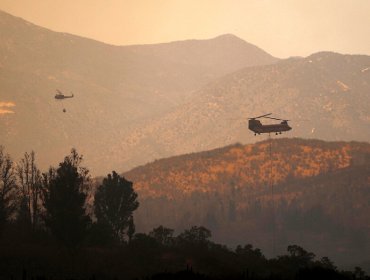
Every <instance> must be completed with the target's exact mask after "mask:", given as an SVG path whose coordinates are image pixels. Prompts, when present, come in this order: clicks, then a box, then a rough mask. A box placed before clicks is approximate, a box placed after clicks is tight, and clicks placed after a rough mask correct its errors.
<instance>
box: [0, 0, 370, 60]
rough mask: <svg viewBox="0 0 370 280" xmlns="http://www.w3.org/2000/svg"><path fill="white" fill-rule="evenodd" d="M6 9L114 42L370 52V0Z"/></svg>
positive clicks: (175, 1) (185, 0)
mask: <svg viewBox="0 0 370 280" xmlns="http://www.w3.org/2000/svg"><path fill="white" fill-rule="evenodd" d="M0 9H1V10H3V11H6V12H8V13H10V14H12V15H15V16H19V17H22V18H24V19H26V20H28V21H30V22H33V23H35V24H37V25H41V26H43V27H46V28H49V29H52V30H55V31H62V32H68V33H72V34H76V35H80V36H84V37H89V38H93V39H96V40H99V41H103V42H106V43H110V44H115V45H131V44H150V43H162V42H169V41H177V40H184V39H208V38H212V37H215V36H218V35H221V34H225V33H232V34H235V35H236V36H238V37H240V38H242V39H244V40H246V41H248V42H249V43H252V44H255V45H257V46H259V47H261V48H262V49H264V50H266V51H267V52H269V53H270V54H272V55H274V56H277V57H281V58H283V57H288V56H297V55H299V56H307V55H309V54H311V53H314V52H318V51H324V50H328V51H336V52H340V53H350V54H367V55H370V0H172V1H171V0H0Z"/></svg>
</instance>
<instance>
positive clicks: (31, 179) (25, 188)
mask: <svg viewBox="0 0 370 280" xmlns="http://www.w3.org/2000/svg"><path fill="white" fill-rule="evenodd" d="M16 173H17V177H18V180H19V184H20V193H21V195H20V197H21V206H20V211H19V220H22V221H23V222H24V223H27V224H30V225H32V229H33V230H34V229H35V226H36V225H37V223H38V218H39V210H40V196H41V181H42V180H41V179H42V177H41V172H40V170H39V169H38V168H37V166H36V163H35V153H34V151H32V152H31V153H30V154H29V153H25V154H24V157H23V158H22V159H21V160H20V162H19V163H18V165H17V168H16Z"/></svg>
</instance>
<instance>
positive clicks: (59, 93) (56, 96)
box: [55, 89, 73, 99]
mask: <svg viewBox="0 0 370 280" xmlns="http://www.w3.org/2000/svg"><path fill="white" fill-rule="evenodd" d="M56 91H57V94H56V95H55V99H65V98H72V97H73V93H72V95H64V94H63V93H62V92H61V91H60V90H59V89H57V90H56Z"/></svg>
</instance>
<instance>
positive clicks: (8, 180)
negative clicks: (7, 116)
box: [0, 146, 16, 231]
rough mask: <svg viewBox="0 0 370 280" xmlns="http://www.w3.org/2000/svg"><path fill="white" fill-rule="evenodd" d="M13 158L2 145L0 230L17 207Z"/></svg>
mask: <svg viewBox="0 0 370 280" xmlns="http://www.w3.org/2000/svg"><path fill="white" fill-rule="evenodd" d="M15 180H16V177H15V171H14V166H13V160H12V159H11V158H10V156H9V154H5V152H4V148H3V147H2V146H0V231H1V229H2V227H3V226H4V224H5V223H6V221H7V220H9V218H10V217H11V215H12V214H13V213H14V211H15V209H16V192H15V191H16V184H15Z"/></svg>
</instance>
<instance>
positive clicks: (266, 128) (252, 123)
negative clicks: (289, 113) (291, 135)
mask: <svg viewBox="0 0 370 280" xmlns="http://www.w3.org/2000/svg"><path fill="white" fill-rule="evenodd" d="M271 114H272V113H269V114H265V115H262V116H258V117H254V118H249V121H248V128H249V129H250V130H252V131H253V132H254V135H257V134H261V133H275V134H276V135H278V134H281V133H282V132H283V131H289V130H291V129H292V128H291V127H290V126H289V125H288V121H289V120H283V119H278V118H272V117H268V116H269V115H271ZM259 118H266V119H272V120H278V121H281V123H279V124H265V125H264V124H262V123H261V122H260V121H259V120H257V119H259Z"/></svg>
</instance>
